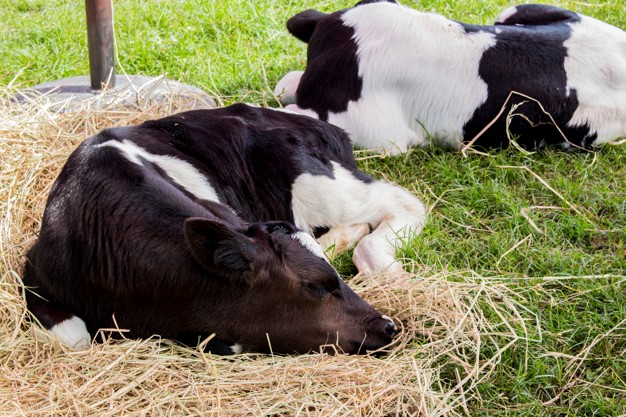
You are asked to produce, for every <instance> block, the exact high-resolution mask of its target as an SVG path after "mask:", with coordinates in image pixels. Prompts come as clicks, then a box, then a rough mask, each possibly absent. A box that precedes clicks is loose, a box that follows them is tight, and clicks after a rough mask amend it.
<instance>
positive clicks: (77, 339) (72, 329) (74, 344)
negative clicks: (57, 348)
mask: <svg viewBox="0 0 626 417" xmlns="http://www.w3.org/2000/svg"><path fill="white" fill-rule="evenodd" d="M50 331H51V332H52V334H54V335H55V336H56V337H57V338H58V339H59V341H60V342H61V343H63V344H64V345H66V346H68V347H70V348H72V349H75V350H85V349H89V346H91V336H89V332H88V331H87V326H85V322H84V321H82V320H81V319H80V318H79V317H76V316H74V317H72V318H71V319H67V320H64V321H62V322H61V323H59V324H57V325H55V326H53V327H52V328H51V329H50Z"/></svg>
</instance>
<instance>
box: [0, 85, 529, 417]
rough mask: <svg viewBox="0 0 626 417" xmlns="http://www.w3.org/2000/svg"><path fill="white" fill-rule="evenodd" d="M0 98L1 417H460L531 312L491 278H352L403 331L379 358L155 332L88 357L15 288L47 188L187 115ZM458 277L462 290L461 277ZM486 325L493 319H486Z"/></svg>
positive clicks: (519, 339)
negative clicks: (78, 166)
mask: <svg viewBox="0 0 626 417" xmlns="http://www.w3.org/2000/svg"><path fill="white" fill-rule="evenodd" d="M13 94H14V92H13V91H10V90H5V91H0V115H1V116H2V117H0V155H1V161H2V168H1V172H0V175H1V181H0V204H1V213H2V216H1V224H0V228H1V231H2V235H1V241H0V253H1V278H0V309H1V312H0V320H1V324H0V367H1V369H0V399H2V401H0V416H18V415H24V416H39V415H46V416H50V415H54V416H65V415H71V416H74V415H99V416H106V415H137V416H158V415H202V416H211V415H272V416H274V415H275V416H296V415H301V416H327V415H337V416H354V415H363V416H387V415H402V416H410V415H451V416H455V415H464V414H466V413H467V409H466V405H467V404H468V402H471V401H476V400H478V399H479V398H478V396H479V393H478V390H477V385H478V384H479V383H480V382H481V381H484V380H485V379H487V378H488V377H489V375H490V372H491V371H492V370H493V369H494V367H495V366H496V365H497V363H498V362H499V359H500V355H501V354H502V353H503V352H504V351H505V350H506V349H507V348H509V347H510V346H511V345H512V344H516V343H524V341H523V340H524V338H525V334H526V331H525V329H526V328H527V326H533V325H534V318H533V317H532V316H530V314H529V313H527V312H526V311H525V310H524V309H523V308H522V307H521V306H520V305H519V304H517V302H516V301H514V300H520V296H519V295H517V294H511V293H509V290H508V289H507V288H506V287H505V286H503V285H501V284H500V283H498V282H497V281H492V282H489V283H487V282H485V281H484V280H482V279H481V278H480V277H472V276H471V274H470V273H466V274H464V276H463V277H462V278H463V279H454V278H455V277H453V276H451V274H447V273H442V272H433V271H430V270H428V269H427V268H426V267H423V266H419V265H416V266H414V267H413V268H414V273H413V276H417V277H419V278H412V279H407V277H406V276H386V277H361V276H357V277H353V278H350V279H349V281H348V282H349V284H350V285H351V286H352V287H353V288H354V289H355V290H356V291H357V292H358V293H359V294H360V295H361V296H362V297H363V298H365V299H366V300H368V301H369V302H370V303H372V304H373V305H374V306H375V307H376V308H378V309H379V310H380V311H381V312H384V313H385V314H387V315H390V316H392V317H394V318H395V320H396V322H399V323H401V325H402V329H403V331H402V334H401V336H400V337H399V338H398V340H396V341H395V342H394V344H393V346H392V347H391V348H390V353H389V354H388V355H385V356H383V357H381V358H375V357H369V356H348V355H342V354H337V355H326V354H315V353H314V354H309V355H301V356H278V355H255V354H243V355H235V356H234V357H217V356H211V355H210V354H205V353H203V352H202V351H201V350H200V349H191V348H185V347H181V346H178V345H175V344H173V343H170V342H169V341H166V340H160V339H159V338H158V337H155V338H153V339H150V340H141V341H138V340H122V341H111V340H109V338H108V336H107V333H106V332H103V333H102V334H100V335H99V336H98V339H101V340H104V342H103V343H96V344H94V345H92V347H91V348H90V349H89V350H87V351H81V352H74V351H71V350H67V349H66V348H64V347H62V346H60V345H59V344H58V343H57V342H56V341H54V340H47V338H46V337H42V336H45V333H43V332H42V331H41V330H39V327H38V326H37V324H36V323H33V319H32V317H30V316H29V314H28V312H27V311H26V306H25V302H24V300H23V291H24V290H23V288H22V286H21V272H22V264H23V262H24V254H25V252H26V250H27V249H28V248H29V247H30V246H31V245H32V244H33V243H34V241H35V239H36V233H37V231H38V230H39V226H40V219H41V215H42V212H43V208H44V205H45V201H46V198H47V194H48V191H49V189H50V186H51V184H52V182H53V181H54V178H55V177H56V175H57V174H58V172H59V170H60V169H61V167H62V165H63V163H64V162H65V159H66V158H67V156H68V155H69V154H70V152H71V151H72V150H73V149H74V148H75V147H76V146H77V145H78V144H79V143H80V142H81V141H82V140H83V139H85V138H86V137H88V136H89V135H92V134H94V133H95V132H97V131H98V130H100V129H102V128H105V127H108V126H113V125H116V126H121V125H129V124H136V123H139V122H141V121H143V120H147V119H152V118H157V117H161V116H164V115H167V114H171V113H172V112H174V111H179V110H185V109H187V108H189V106H190V105H191V103H189V102H184V101H182V100H179V101H176V100H172V101H169V102H167V103H161V104H154V105H152V106H148V107H147V108H144V109H133V108H128V109H125V110H123V111H119V110H118V111H113V110H107V109H93V108H90V106H89V105H88V104H85V105H84V106H83V107H82V108H79V109H75V110H73V111H71V112H64V113H60V112H56V111H54V110H53V108H52V105H51V104H50V103H49V101H48V100H47V98H46V97H45V96H42V97H38V98H34V99H32V100H30V101H28V102H26V103H21V104H19V103H16V102H15V101H14V100H12V99H11V97H12V95H13ZM459 282H462V283H459ZM487 317H489V318H487Z"/></svg>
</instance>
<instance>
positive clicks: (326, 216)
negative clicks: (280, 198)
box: [292, 162, 426, 273]
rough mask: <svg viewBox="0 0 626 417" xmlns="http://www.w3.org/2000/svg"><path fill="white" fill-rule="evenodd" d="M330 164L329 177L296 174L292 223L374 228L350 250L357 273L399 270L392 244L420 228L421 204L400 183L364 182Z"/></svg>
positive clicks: (310, 226) (306, 227)
mask: <svg viewBox="0 0 626 417" xmlns="http://www.w3.org/2000/svg"><path fill="white" fill-rule="evenodd" d="M332 166H333V174H334V178H330V177H327V176H324V175H311V174H309V173H305V174H302V175H300V176H299V177H298V178H296V181H295V182H294V184H293V186H292V211H293V216H294V222H295V224H296V226H297V227H299V228H300V229H302V230H305V231H308V232H312V230H313V228H315V227H320V226H329V225H330V227H331V228H332V227H337V226H339V227H346V226H351V225H355V224H362V223H367V224H369V225H371V226H372V227H373V228H374V230H373V232H372V233H370V234H368V235H366V236H365V237H364V238H362V239H361V241H360V242H359V243H358V244H357V246H356V248H355V250H354V257H353V259H354V262H355V265H356V266H357V268H358V269H359V271H363V272H369V273H378V272H382V271H383V270H388V268H390V267H391V269H393V270H401V269H402V268H401V266H399V264H398V263H397V261H396V260H395V250H396V247H397V246H398V245H401V244H403V243H404V242H406V240H407V239H408V238H409V237H411V236H414V235H416V234H418V233H419V232H420V231H421V230H422V227H423V226H424V223H425V221H426V210H425V209H424V205H423V204H422V202H421V201H420V200H419V199H418V198H417V197H415V196H414V195H413V194H411V193H409V192H408V191H407V190H405V189H403V188H401V187H398V186H395V185H393V184H390V183H387V182H383V181H375V182H372V183H369V184H367V183H364V182H362V181H360V180H358V179H357V178H355V177H354V176H353V175H352V173H351V172H350V171H348V170H347V169H345V168H344V167H342V166H341V165H340V164H338V163H336V162H332Z"/></svg>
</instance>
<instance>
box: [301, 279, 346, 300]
mask: <svg viewBox="0 0 626 417" xmlns="http://www.w3.org/2000/svg"><path fill="white" fill-rule="evenodd" d="M306 288H307V290H308V291H309V292H310V293H311V294H313V295H314V296H315V297H318V298H324V297H326V296H328V295H333V296H335V297H339V296H341V290H340V289H339V287H335V288H328V287H326V286H324V285H322V284H319V283H317V282H310V283H308V284H307V285H306Z"/></svg>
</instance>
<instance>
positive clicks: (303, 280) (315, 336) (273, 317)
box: [185, 218, 398, 353]
mask: <svg viewBox="0 0 626 417" xmlns="http://www.w3.org/2000/svg"><path fill="white" fill-rule="evenodd" d="M185 239H186V241H187V245H188V247H189V249H190V251H191V253H192V254H193V256H194V258H195V259H196V260H197V262H198V263H199V264H200V265H201V266H202V268H204V269H205V270H206V271H207V272H208V273H209V274H207V276H209V275H211V276H214V275H218V276H220V277H222V279H223V281H224V282H223V285H225V286H228V287H229V288H230V290H228V291H225V292H222V293H224V294H227V295H225V296H224V297H225V300H224V302H222V303H220V307H219V309H216V310H218V311H215V312H212V313H211V314H210V317H207V318H206V324H207V328H208V327H209V326H210V327H211V329H212V331H214V332H215V333H216V334H217V336H218V337H220V338H224V339H226V340H229V341H232V342H233V343H237V344H239V345H241V346H242V347H243V348H244V349H246V350H253V351H268V350H270V349H271V350H272V351H274V352H280V353H293V352H298V353H306V352H309V351H314V350H319V349H320V346H323V348H322V349H328V348H330V349H331V350H332V349H334V348H337V349H338V350H339V351H343V352H346V353H365V352H366V351H372V350H376V349H379V348H381V347H383V346H384V345H386V344H388V343H390V342H391V340H392V339H393V337H394V336H395V335H396V334H397V332H398V330H397V328H396V326H395V325H394V324H393V322H392V321H391V320H390V319H389V318H387V317H385V316H383V315H381V314H380V313H379V312H377V311H376V310H375V309H373V308H372V307H371V306H370V305H369V304H368V303H366V302H365V301H364V300H363V299H361V298H360V297H359V296H358V295H357V294H355V293H354V291H352V290H351V289H350V288H349V287H348V286H347V285H346V284H345V283H344V282H343V281H342V280H341V278H340V277H339V275H338V274H337V272H336V271H335V269H334V268H333V267H332V266H331V265H330V264H329V263H328V261H327V260H326V258H325V257H324V254H323V253H322V251H321V248H320V247H319V245H318V244H317V242H315V240H313V238H312V237H311V236H309V235H308V234H306V233H304V232H302V231H299V230H297V229H296V228H295V227H294V226H293V225H292V224H290V223H286V222H267V223H255V224H252V225H250V226H248V227H247V228H246V229H233V228H231V227H229V226H227V225H225V224H224V223H220V222H216V221H211V220H207V219H202V218H191V219H188V220H187V221H186V222H185ZM208 279H212V278H208ZM212 302H213V300H212Z"/></svg>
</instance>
